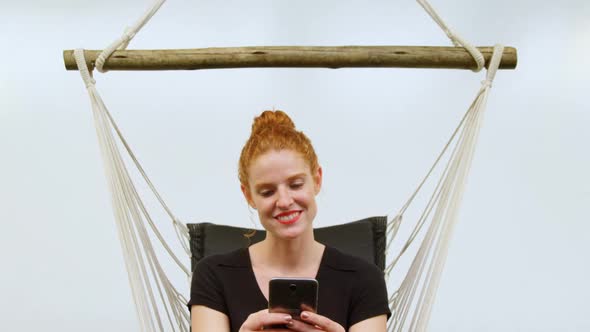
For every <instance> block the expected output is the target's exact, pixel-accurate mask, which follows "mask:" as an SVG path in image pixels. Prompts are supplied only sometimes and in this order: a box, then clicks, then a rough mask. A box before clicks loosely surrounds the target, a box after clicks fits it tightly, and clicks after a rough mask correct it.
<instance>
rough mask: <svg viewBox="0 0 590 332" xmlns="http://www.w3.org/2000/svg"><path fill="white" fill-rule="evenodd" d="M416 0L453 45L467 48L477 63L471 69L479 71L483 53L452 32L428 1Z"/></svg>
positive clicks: (483, 61)
mask: <svg viewBox="0 0 590 332" xmlns="http://www.w3.org/2000/svg"><path fill="white" fill-rule="evenodd" d="M416 1H418V3H419V4H420V5H421V6H422V8H424V10H426V12H427V13H428V15H430V17H432V19H433V20H434V22H436V24H438V26H439V27H440V28H441V29H442V30H443V31H444V33H445V34H446V35H447V37H449V39H450V40H451V42H452V43H453V45H455V46H457V47H464V48H465V49H466V50H467V52H469V54H471V56H472V57H473V59H474V60H475V63H476V64H477V68H476V69H474V70H473V71H475V72H478V71H480V70H481V69H482V68H483V67H484V65H485V58H484V56H483V54H481V52H480V51H479V50H478V49H477V47H475V46H473V45H471V43H469V42H467V41H466V40H464V39H463V38H461V37H460V36H459V35H458V34H457V33H455V32H453V31H452V30H451V29H450V28H449V26H448V25H447V24H446V23H445V21H443V19H442V18H441V17H440V16H439V15H438V14H437V13H436V11H435V10H434V8H433V7H432V6H431V5H430V3H428V1H427V0H416Z"/></svg>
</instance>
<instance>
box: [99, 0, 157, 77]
mask: <svg viewBox="0 0 590 332" xmlns="http://www.w3.org/2000/svg"><path fill="white" fill-rule="evenodd" d="M164 2H166V0H155V2H154V4H153V5H152V6H151V7H150V8H149V9H148V10H147V11H146V12H145V14H144V15H143V16H142V17H141V18H140V19H139V20H137V22H135V24H134V25H133V26H132V27H127V28H126V29H125V31H124V32H123V35H122V36H121V37H119V38H118V39H117V40H115V41H114V42H112V43H111V44H110V45H109V46H108V47H107V48H105V49H104V50H103V51H102V52H101V53H100V55H99V56H98V57H97V58H96V62H95V67H96V70H98V71H99V72H101V73H106V72H107V70H106V69H104V64H105V62H106V61H107V59H108V58H109V57H110V56H111V55H113V53H114V52H115V51H116V50H124V49H126V48H127V46H129V43H130V42H131V40H132V39H133V38H134V37H135V35H137V33H138V32H139V30H141V29H142V28H143V26H144V25H146V23H147V22H148V21H149V20H150V19H151V18H152V17H153V16H154V15H155V14H156V12H157V11H158V9H160V7H162V5H163V4H164Z"/></svg>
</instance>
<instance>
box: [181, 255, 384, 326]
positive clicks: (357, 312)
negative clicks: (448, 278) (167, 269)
mask: <svg viewBox="0 0 590 332" xmlns="http://www.w3.org/2000/svg"><path fill="white" fill-rule="evenodd" d="M316 279H317V281H318V284H319V290H318V314H320V315H322V316H325V317H328V318H330V319H331V320H333V321H335V322H337V323H339V324H340V325H342V326H343V327H344V329H345V330H347V331H348V328H349V327H350V326H352V325H354V324H356V323H358V322H360V321H363V320H365V319H367V318H371V317H375V316H379V315H384V314H386V315H387V318H389V316H391V311H390V310H389V306H388V303H387V288H386V285H385V279H384V278H383V272H382V271H381V270H380V269H379V268H378V267H377V266H376V265H374V264H371V263H368V262H366V261H364V260H362V259H360V258H357V257H353V256H350V255H347V254H344V253H342V252H340V251H338V250H337V249H334V248H332V247H328V246H326V249H325V250H324V254H323V256H322V260H321V263H320V267H319V270H318V274H317V276H316ZM192 305H203V306H206V307H208V308H211V309H213V310H216V311H219V312H222V313H224V314H226V315H227V316H228V317H229V320H230V330H231V331H232V332H234V331H238V330H239V329H240V327H241V326H242V324H243V323H244V321H245V320H246V319H247V318H248V315H250V314H252V313H255V312H257V311H260V310H262V309H265V308H268V301H267V300H266V298H265V297H264V295H263V294H262V291H261V290H260V288H259V287H258V283H257V282H256V277H255V276H254V271H253V270H252V264H251V261H250V254H249V251H248V249H247V248H242V249H238V250H235V251H232V252H230V253H227V254H223V255H212V256H209V257H206V258H204V259H202V260H201V261H200V262H199V263H198V265H197V267H196V268H195V271H194V274H193V279H192V283H191V298H190V301H189V303H188V307H189V310H190V308H191V306H192Z"/></svg>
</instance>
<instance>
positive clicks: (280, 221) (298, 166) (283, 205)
mask: <svg viewBox="0 0 590 332" xmlns="http://www.w3.org/2000/svg"><path fill="white" fill-rule="evenodd" d="M249 172H250V173H249V179H248V180H249V182H250V183H249V186H248V188H244V187H243V186H242V192H243V193H244V195H245V196H246V199H247V200H248V203H249V204H250V205H251V206H252V207H253V208H255V209H257V210H258V216H259V218H260V222H261V223H262V226H263V227H264V228H265V229H266V230H267V232H269V233H270V234H271V235H272V236H276V237H277V238H283V239H293V238H296V237H298V236H299V235H301V234H303V233H304V232H306V231H311V229H312V221H313V219H314V218H315V216H316V213H317V205H316V202H315V196H316V195H317V194H318V193H319V191H320V187H321V183H322V170H321V168H318V170H317V171H316V172H315V174H312V173H311V170H310V168H309V165H308V163H307V162H306V161H305V160H304V159H303V157H301V155H300V154H299V153H297V152H295V151H292V150H280V151H277V150H272V151H269V152H266V153H264V154H262V155H260V156H259V157H258V158H256V159H255V160H254V161H253V162H252V164H251V165H250V167H249Z"/></svg>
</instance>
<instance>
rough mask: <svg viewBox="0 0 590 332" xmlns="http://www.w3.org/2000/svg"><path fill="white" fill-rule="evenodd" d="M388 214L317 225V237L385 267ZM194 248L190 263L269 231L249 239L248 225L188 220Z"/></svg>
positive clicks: (251, 241) (257, 237) (258, 238)
mask: <svg viewBox="0 0 590 332" xmlns="http://www.w3.org/2000/svg"><path fill="white" fill-rule="evenodd" d="M386 227H387V217H370V218H366V219H362V220H358V221H354V222H350V223H346V224H341V225H335V226H329V227H322V228H316V229H314V236H315V239H316V240H317V241H318V242H320V243H323V244H325V245H327V246H330V247H334V248H336V249H338V250H340V251H342V252H344V253H347V254H350V255H353V256H357V257H360V258H362V259H364V260H366V261H367V262H370V263H374V264H376V265H377V266H378V267H379V268H380V269H381V270H383V269H385V243H386ZM188 229H189V234H190V246H191V252H192V258H191V266H192V269H193V270H194V269H195V266H196V265H197V263H198V262H199V260H201V259H202V258H203V257H207V256H209V255H212V254H222V253H226V252H229V251H232V250H236V249H239V248H244V247H247V246H249V245H250V244H254V243H256V242H259V241H262V240H263V239H264V238H265V236H266V231H256V233H255V234H254V236H253V237H251V238H250V239H248V238H247V237H246V236H244V235H245V234H248V233H250V232H251V230H250V229H248V228H240V227H234V226H225V225H216V224H212V223H198V224H188Z"/></svg>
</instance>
